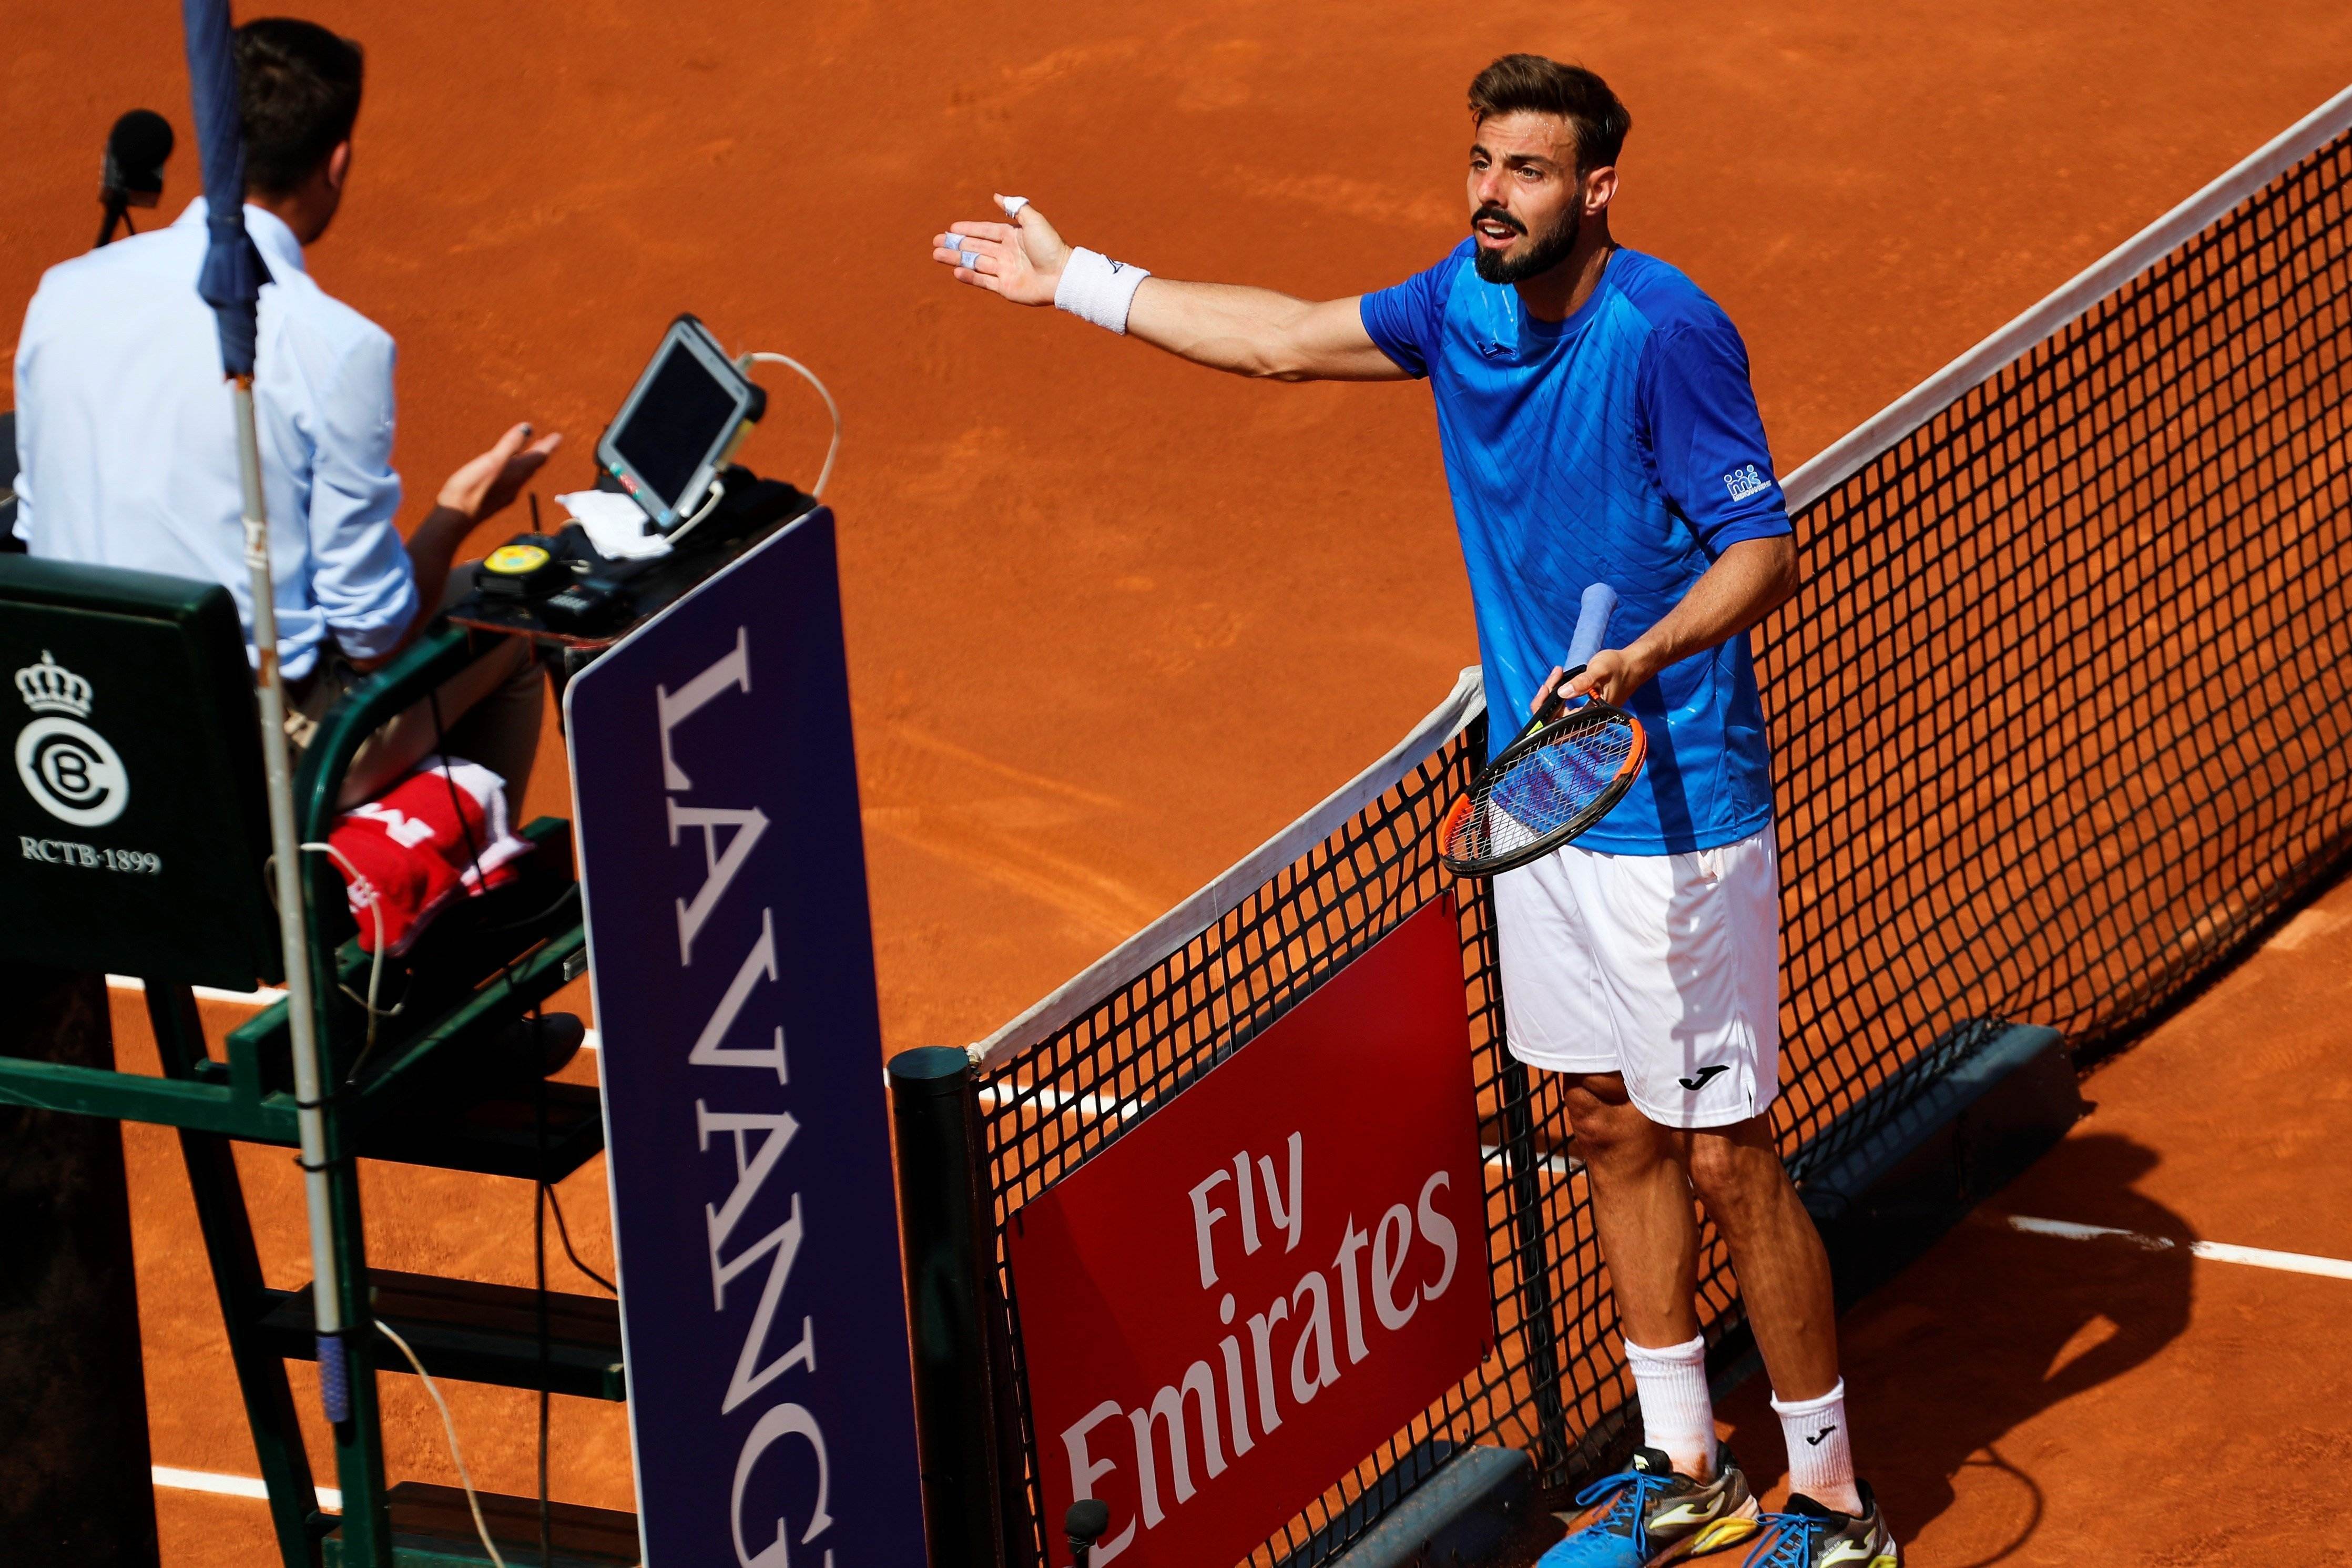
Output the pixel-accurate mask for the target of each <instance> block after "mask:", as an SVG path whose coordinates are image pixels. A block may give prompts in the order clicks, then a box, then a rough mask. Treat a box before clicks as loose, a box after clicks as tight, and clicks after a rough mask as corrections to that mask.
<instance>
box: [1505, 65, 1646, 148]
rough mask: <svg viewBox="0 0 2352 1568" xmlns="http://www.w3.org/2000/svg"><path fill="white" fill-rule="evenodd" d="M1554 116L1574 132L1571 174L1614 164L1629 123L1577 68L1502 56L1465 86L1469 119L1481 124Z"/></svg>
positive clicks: (1601, 84) (1602, 86)
mask: <svg viewBox="0 0 2352 1568" xmlns="http://www.w3.org/2000/svg"><path fill="white" fill-rule="evenodd" d="M1519 113H1531V114H1557V115H1559V117H1560V118H1561V119H1563V120H1565V121H1568V123H1569V125H1570V127H1571V128H1572V129H1573V130H1574V131H1575V132H1576V172H1577V173H1578V174H1583V173H1584V172H1585V171H1586V170H1587V169H1598V168H1601V167H1602V166H1604V165H1606V164H1610V163H1615V162H1616V161H1617V154H1618V153H1619V152H1620V151H1621V150H1622V148H1623V147H1624V145H1625V132H1628V131H1631V130H1632V129H1633V116H1632V115H1630V114H1628V113H1626V112H1625V106H1624V105H1623V104H1622V103H1620V102H1618V101H1617V95H1616V94H1615V93H1613V92H1612V91H1610V90H1609V84H1608V83H1607V82H1605V81H1602V80H1601V79H1600V78H1599V77H1598V76H1596V75H1594V74H1593V73H1592V72H1591V71H1589V70H1586V69H1585V68H1583V67H1582V66H1564V65H1562V64H1560V63H1559V61H1558V60H1549V59H1546V58H1544V57H1543V56H1541V55H1505V56H1504V57H1503V58H1501V59H1499V60H1496V62H1495V63H1494V64H1493V65H1490V66H1488V67H1487V68H1486V69H1485V70H1482V71H1480V72H1479V73H1478V75H1477V77H1476V78H1475V79H1474V80H1473V81H1472V82H1471V83H1470V117H1471V119H1472V120H1474V121H1478V122H1480V123H1484V122H1485V121H1486V117H1487V116H1488V115H1491V114H1519Z"/></svg>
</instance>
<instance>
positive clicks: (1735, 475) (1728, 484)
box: [1723, 463, 1772, 500]
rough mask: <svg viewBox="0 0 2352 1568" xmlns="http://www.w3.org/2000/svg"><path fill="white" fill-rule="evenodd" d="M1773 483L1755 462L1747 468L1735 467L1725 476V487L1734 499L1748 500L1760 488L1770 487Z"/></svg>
mask: <svg viewBox="0 0 2352 1568" xmlns="http://www.w3.org/2000/svg"><path fill="white" fill-rule="evenodd" d="M1771 483H1772V481H1771V479H1769V478H1767V477H1766V476H1765V475H1764V474H1763V473H1762V472H1760V471H1759V469H1758V468H1757V467H1756V465H1755V464H1753V463H1750V464H1748V466H1747V467H1746V468H1734V469H1732V470H1731V472H1729V473H1727V474H1726V475H1724V476H1723V488H1724V489H1727V490H1729V491H1730V492H1731V499H1732V500H1747V499H1748V497H1749V496H1752V495H1754V494H1755V493H1756V492H1757V491H1758V490H1760V489H1767V488H1768V487H1769V486H1770V484H1771Z"/></svg>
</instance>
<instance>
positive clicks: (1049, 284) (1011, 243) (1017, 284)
mask: <svg viewBox="0 0 2352 1568" xmlns="http://www.w3.org/2000/svg"><path fill="white" fill-rule="evenodd" d="M996 200H997V205H1000V206H1001V205H1003V202H1004V198H1003V196H999V197H997V198H996ZM950 242H952V243H950ZM1069 258H1070V247H1068V246H1067V245H1066V244H1064V243H1063V242H1062V237H1061V236H1060V235H1058V234H1056V233H1055V232H1054V226H1053V225H1052V224H1050V223H1047V222H1046V221H1045V215H1044V214H1042V213H1040V212H1039V211H1038V210H1037V209H1036V208H1035V207H1034V206H1029V205H1024V206H1023V207H1022V208H1021V210H1020V211H1019V212H1018V213H1016V214H1015V215H1013V221H1012V222H1010V223H953V224H950V225H949V226H948V232H947V233H945V234H940V235H934V236H932V237H931V259H932V260H934V261H936V262H938V263H940V265H941V266H943V267H952V268H955V278H956V281H957V282H959V283H970V284H972V285H973V286H975V287H977V288H981V289H987V290H988V291H989V292H990V293H992V294H1002V295H1003V296H1004V298H1006V299H1007V300H1012V301H1013V303H1014V304H1016V305H1050V304H1052V303H1053V302H1054V290H1055V289H1057V288H1058V287H1060V285H1061V281H1062V265H1063V263H1065V262H1066V261H1067V260H1069Z"/></svg>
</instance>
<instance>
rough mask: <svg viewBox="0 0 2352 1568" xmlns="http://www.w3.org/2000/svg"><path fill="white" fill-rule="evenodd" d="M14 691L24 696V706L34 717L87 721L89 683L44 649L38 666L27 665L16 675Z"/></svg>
mask: <svg viewBox="0 0 2352 1568" xmlns="http://www.w3.org/2000/svg"><path fill="white" fill-rule="evenodd" d="M16 689H17V691H18V692H19V693H21V694H22V695H23V697H24V699H25V706H26V707H27V708H30V709H31V710H33V711H34V712H36V713H70V714H72V715H73V716H74V717H75V718H77V719H87V718H89V697H90V691H89V681H87V680H84V679H82V678H81V677H80V676H79V675H76V674H75V673H74V672H73V671H72V670H70V669H68V668H66V667H65V666H64V665H61V664H59V663H58V661H57V660H56V659H55V658H52V657H50V654H49V650H48V649H47V648H43V649H42V650H41V662H40V663H38V664H28V665H26V667H25V668H22V669H20V670H18V671H17V672H16Z"/></svg>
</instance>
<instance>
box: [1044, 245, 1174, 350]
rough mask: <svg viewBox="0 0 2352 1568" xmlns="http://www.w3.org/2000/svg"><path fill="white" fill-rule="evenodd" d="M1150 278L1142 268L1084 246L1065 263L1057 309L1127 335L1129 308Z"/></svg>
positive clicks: (1057, 290)
mask: <svg viewBox="0 0 2352 1568" xmlns="http://www.w3.org/2000/svg"><path fill="white" fill-rule="evenodd" d="M1150 276H1151V274H1150V273H1149V272H1147V271H1145V270H1144V269H1143V268H1140V267H1134V266H1130V265H1129V264H1128V263H1127V262H1124V261H1113V260H1112V259H1111V258H1109V257H1108V256H1105V255H1104V254H1103V253H1102V252H1101V251H1099V250H1087V249H1085V248H1083V247H1081V248H1079V249H1076V250H1073V251H1071V252H1070V258H1069V260H1067V261H1066V262H1064V263H1063V264H1062V280H1061V282H1059V283H1057V284H1055V286H1054V308H1055V310H1067V311H1068V312H1069V313H1070V314H1072V315H1073V316H1077V317H1080V318H1082V319H1084V320H1086V321H1092V322H1093V323H1094V324H1095V325H1096V326H1097V327H1108V328H1109V329H1110V330H1111V331H1114V332H1118V333H1120V334H1122V335H1124V334H1125V332H1126V331H1127V311H1128V307H1129V306H1130V305H1132V304H1134V303H1135V291H1136V290H1137V289H1140V288H1141V287H1143V280H1144V279H1147V278H1149V277H1150Z"/></svg>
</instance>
